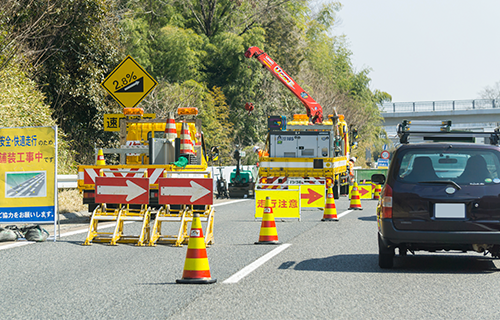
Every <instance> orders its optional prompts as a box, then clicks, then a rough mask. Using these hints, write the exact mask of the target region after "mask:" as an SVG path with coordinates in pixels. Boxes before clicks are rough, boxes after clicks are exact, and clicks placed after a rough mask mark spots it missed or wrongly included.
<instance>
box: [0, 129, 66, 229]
mask: <svg viewBox="0 0 500 320" xmlns="http://www.w3.org/2000/svg"><path fill="white" fill-rule="evenodd" d="M56 170H57V128H56V127H24V128H0V223H6V222H8V223H10V222H48V221H56V220H55V219H56V214H55V210H56V208H55V207H56V200H57V184H56V176H57V171H56Z"/></svg>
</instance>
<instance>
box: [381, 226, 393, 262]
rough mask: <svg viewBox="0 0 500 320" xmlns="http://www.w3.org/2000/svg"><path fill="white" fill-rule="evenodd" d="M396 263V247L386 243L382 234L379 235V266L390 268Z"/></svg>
mask: <svg viewBox="0 0 500 320" xmlns="http://www.w3.org/2000/svg"><path fill="white" fill-rule="evenodd" d="M393 265H394V248H392V247H389V248H387V246H385V245H384V243H383V242H382V239H380V234H379V235H378V266H379V267H380V268H382V269H390V268H392V266H393Z"/></svg>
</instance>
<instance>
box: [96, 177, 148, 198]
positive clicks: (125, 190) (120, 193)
mask: <svg viewBox="0 0 500 320" xmlns="http://www.w3.org/2000/svg"><path fill="white" fill-rule="evenodd" d="M95 184H96V195H95V202H96V203H123V204H126V203H127V204H148V203H149V179H148V178H127V177H96V180H95Z"/></svg>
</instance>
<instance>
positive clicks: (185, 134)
mask: <svg viewBox="0 0 500 320" xmlns="http://www.w3.org/2000/svg"><path fill="white" fill-rule="evenodd" d="M180 154H194V150H193V141H192V140H191V134H190V133H189V126H188V124H187V123H185V122H183V123H182V128H181V150H180Z"/></svg>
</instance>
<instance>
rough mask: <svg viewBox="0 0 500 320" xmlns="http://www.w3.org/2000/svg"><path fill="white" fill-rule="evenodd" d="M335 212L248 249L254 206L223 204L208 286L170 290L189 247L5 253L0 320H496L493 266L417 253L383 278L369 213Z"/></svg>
mask: <svg viewBox="0 0 500 320" xmlns="http://www.w3.org/2000/svg"><path fill="white" fill-rule="evenodd" d="M335 203H336V207H337V212H338V215H339V217H340V218H339V221H338V222H321V218H322V216H323V212H322V211H319V210H313V211H305V212H303V213H302V219H301V221H297V220H294V221H289V220H287V221H281V220H277V231H278V236H279V240H280V242H281V243H282V244H281V245H255V244H254V242H255V241H257V240H258V237H259V231H260V222H259V221H255V220H254V219H253V214H254V200H251V199H249V200H242V201H239V202H229V203H226V204H224V205H220V204H219V205H218V206H217V207H216V214H215V228H214V229H215V231H214V236H215V244H214V245H213V246H211V247H209V248H207V254H208V260H209V264H210V271H211V275H212V278H216V279H217V282H216V283H215V284H209V285H182V284H176V279H180V278H181V277H182V272H183V267H184V262H185V257H186V251H187V246H184V247H181V248H177V247H171V246H168V245H158V246H157V247H136V246H133V245H127V244H119V245H118V246H108V245H104V244H93V245H92V246H82V243H83V241H84V240H85V236H86V233H85V229H86V228H85V227H82V231H78V228H76V227H74V228H73V229H72V230H68V229H65V231H63V237H62V238H61V239H60V240H58V241H57V242H53V241H47V242H43V243H34V244H28V245H22V246H12V245H3V246H0V256H1V257H2V259H1V260H0V269H1V270H2V271H1V273H0V283H1V286H0V293H1V297H2V299H0V315H1V316H0V318H3V319H183V320H185V319H472V318H474V319H498V318H500V306H499V305H498V302H499V298H498V287H497V285H498V284H499V283H500V274H499V273H498V272H497V271H498V263H499V262H497V261H496V260H492V259H490V258H488V257H483V256H482V255H479V254H460V253H437V254H430V253H423V252H417V253H416V255H415V256H408V257H407V258H405V259H401V258H397V260H396V262H395V267H394V269H391V270H382V269H380V268H379V267H378V249H377V237H376V232H377V222H376V219H375V205H376V202H375V201H373V200H362V202H361V203H362V207H363V210H357V211H346V210H347V208H348V207H349V201H348V200H347V199H346V198H341V199H339V200H337V201H336V202H335ZM126 228H132V229H130V232H133V231H135V229H134V228H136V229H137V230H138V229H139V228H138V224H137V223H133V224H131V225H127V226H126ZM125 230H127V229H125Z"/></svg>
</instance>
